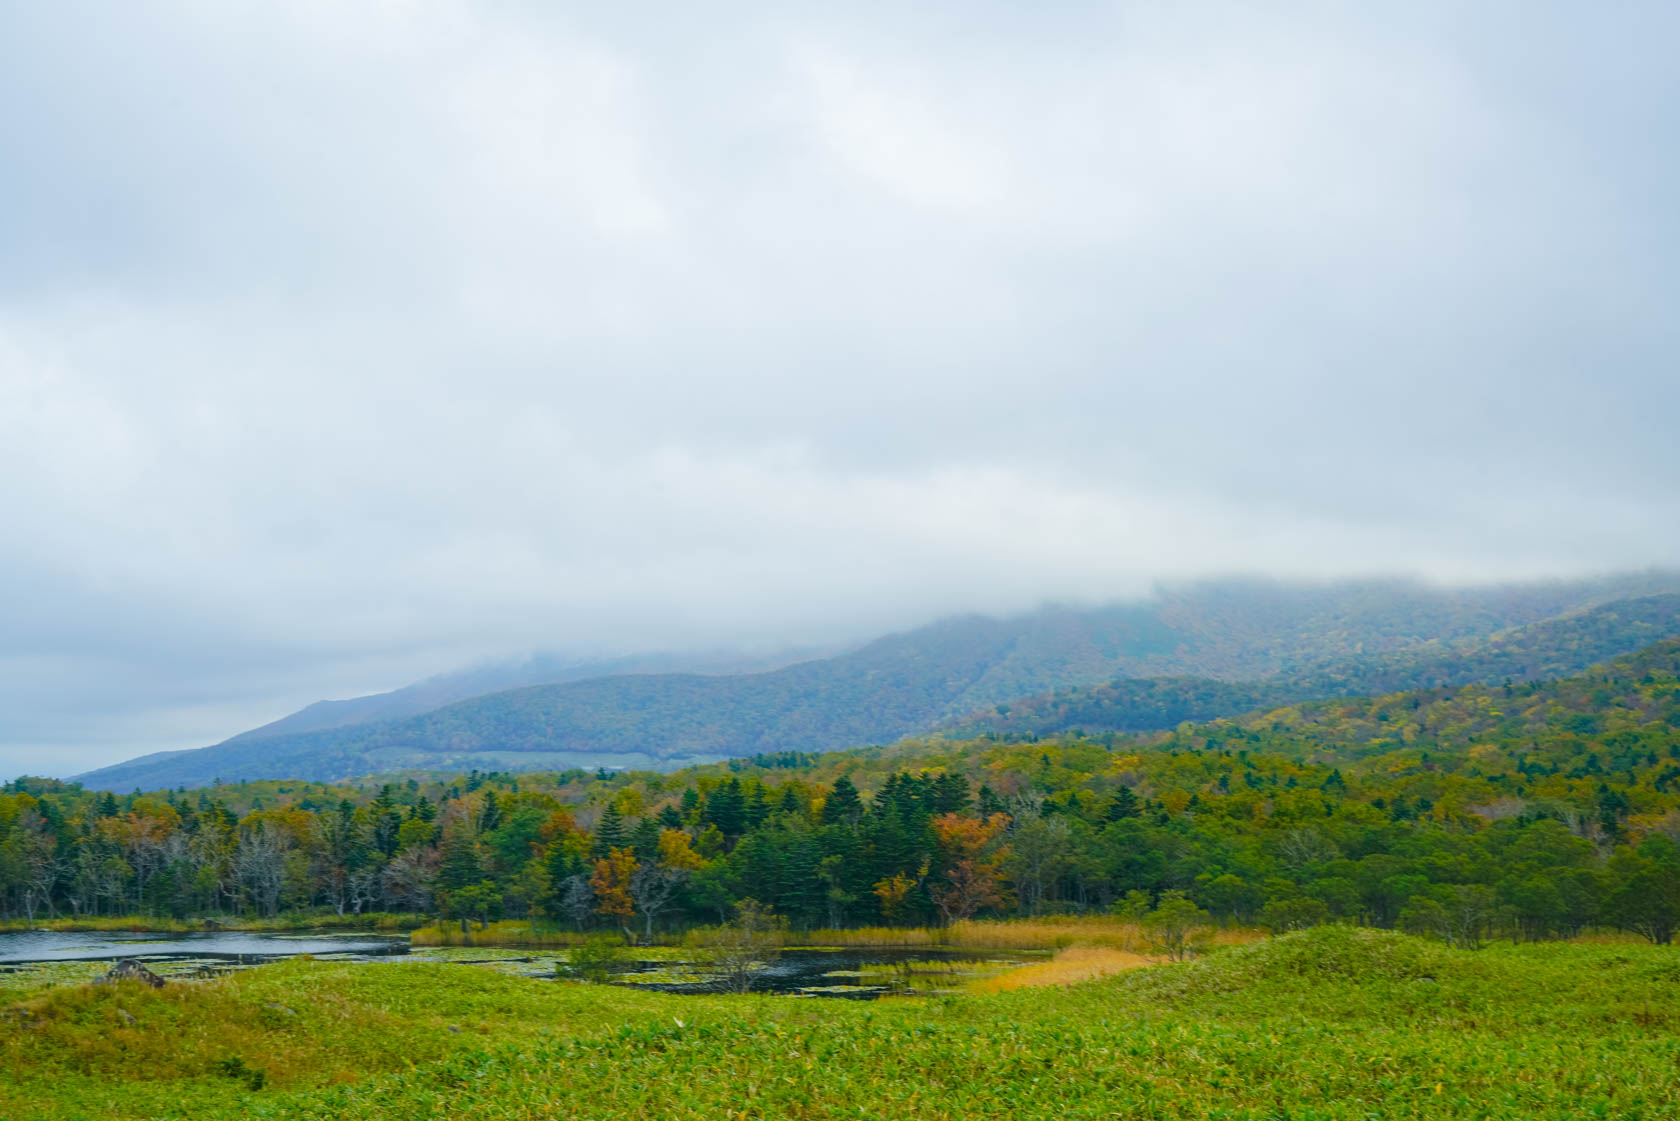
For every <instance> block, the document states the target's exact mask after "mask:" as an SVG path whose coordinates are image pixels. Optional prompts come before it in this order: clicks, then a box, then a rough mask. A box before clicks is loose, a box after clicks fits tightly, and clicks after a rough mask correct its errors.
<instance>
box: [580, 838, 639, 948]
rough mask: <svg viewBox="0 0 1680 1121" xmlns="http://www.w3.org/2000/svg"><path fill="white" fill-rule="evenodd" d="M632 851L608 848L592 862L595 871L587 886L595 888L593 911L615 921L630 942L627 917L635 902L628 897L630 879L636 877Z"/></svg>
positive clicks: (633, 937)
mask: <svg viewBox="0 0 1680 1121" xmlns="http://www.w3.org/2000/svg"><path fill="white" fill-rule="evenodd" d="M636 868H637V864H636V854H635V853H634V852H632V851H630V850H629V849H617V848H615V849H610V850H608V852H607V855H606V856H604V857H602V858H601V859H600V860H597V861H596V862H595V874H594V875H592V876H590V877H589V886H590V887H591V888H593V889H594V890H595V911H596V913H597V914H602V915H606V916H607V917H608V918H610V919H614V920H616V921H617V923H618V926H619V929H620V930H622V931H623V932H624V941H625V942H627V943H628V942H634V941H635V938H636V936H635V935H634V934H633V933H631V931H630V916H632V915H634V914H635V913H636V905H635V903H634V902H633V901H632V900H631V898H630V882H631V881H632V880H633V879H635V878H636Z"/></svg>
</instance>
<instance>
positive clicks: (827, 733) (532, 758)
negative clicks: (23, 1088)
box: [82, 573, 1680, 791]
mask: <svg viewBox="0 0 1680 1121" xmlns="http://www.w3.org/2000/svg"><path fill="white" fill-rule="evenodd" d="M1677 591H1680V578H1677V577H1676V576H1675V575H1674V574H1662V573H1653V574H1649V575H1644V576H1629V577H1619V578H1616V579H1612V580H1605V581H1587V582H1578V583H1567V584H1545V585H1529V586H1517V587H1504V588H1480V589H1460V590H1451V589H1440V588H1429V587H1425V586H1421V585H1416V584H1410V583H1404V582H1376V583H1350V584H1342V585H1328V586H1306V587H1304V586H1291V585H1280V584H1266V583H1211V584H1205V585H1195V586H1192V587H1188V588H1184V589H1179V590H1175V591H1165V592H1162V593H1160V594H1158V595H1157V596H1156V597H1155V598H1153V599H1151V600H1148V601H1143V602H1138V603H1127V604H1114V605H1110V606H1107V607H1100V608H1090V609H1075V608H1047V609H1044V610H1041V611H1038V612H1034V613H1032V614H1029V615H1024V616H1019V617H1015V618H1009V619H993V618H984V617H980V616H970V617H964V618H956V619H948V620H944V621H942V622H939V623H935V624H932V625H929V626H926V627H921V628H918V629H916V630H913V631H908V632H905V633H903V634H896V635H888V636H886V637H883V638H880V639H877V640H876V641H874V642H870V643H868V644H867V645H865V646H863V647H861V648H859V649H856V650H852V651H849V652H847V653H844V654H840V655H836V656H834V657H830V658H823V659H816V660H812V661H806V662H801V663H798V664H795V665H789V666H785V667H782V668H779V669H776V670H774V671H771V672H765V673H745V674H742V673H725V674H702V673H636V674H620V675H615V676H604V677H596V678H593V679H590V680H583V681H564V682H560V683H551V684H543V685H533V686H531V687H529V688H519V689H510V690H504V691H498V692H493V693H489V694H487V695H484V696H476V697H470V698H466V699H461V700H458V701H455V702H454V703H449V704H443V705H441V706H440V707H437V708H435V709H432V710H430V711H426V712H420V713H416V714H411V715H407V716H405V717H403V718H401V719H379V720H371V722H369V720H368V719H364V718H370V719H371V714H373V713H379V712H387V711H391V710H389V709H387V708H386V707H384V705H385V704H386V703H387V702H379V703H374V702H378V698H364V700H366V701H368V702H369V703H370V704H371V705H372V707H371V708H367V709H366V711H363V710H362V709H361V708H358V706H356V705H351V706H350V708H351V709H355V710H356V711H357V712H360V713H361V715H360V717H356V716H353V715H352V714H351V713H350V712H349V711H347V710H344V706H342V705H340V706H327V710H328V711H330V712H336V713H338V715H337V716H329V715H325V714H323V713H318V712H316V711H315V709H317V708H319V707H320V706H312V708H311V709H310V710H306V712H305V713H298V714H295V717H289V718H286V719H283V720H281V721H278V722H276V723H275V724H273V725H270V726H267V727H266V728H264V729H254V730H253V731H252V732H250V733H246V734H243V735H240V736H237V737H234V738H233V739H232V740H230V741H227V742H226V743H223V744H220V745H217V746H214V747H208V748H200V749H197V750H192V751H178V752H162V753H159V754H156V755H151V756H146V757H143V758H140V759H135V760H130V761H129V762H126V763H120V764H117V765H115V766H111V767H105V768H102V769H100V770H98V771H95V772H92V773H90V774H88V775H85V776H82V777H83V781H84V782H85V784H86V785H88V786H90V787H95V788H98V789H102V790H116V791H124V790H131V789H133V788H134V787H136V786H138V787H141V788H142V789H153V788H159V787H173V786H178V785H186V786H200V785H204V784H207V783H210V782H212V781H214V780H216V779H218V778H222V779H229V780H235V779H264V778H297V779H312V780H320V781H339V780H343V779H347V778H351V777H354V776H357V775H365V774H371V773H375V772H380V771H394V770H403V769H429V770H447V771H466V770H468V769H470V768H477V769H479V770H499V769H510V770H535V769H539V768H551V769H564V768H569V767H590V768H594V767H597V766H602V765H605V766H608V767H613V768H615V769H616V768H627V767H656V768H659V769H670V768H672V767H675V766H679V765H683V764H685V763H697V762H707V761H712V760H716V759H719V758H725V757H731V756H745V755H752V754H755V753H759V752H773V751H783V750H796V751H823V750H831V749H838V748H845V747H850V746H853V745H855V744H864V743H887V742H891V741H893V740H896V739H899V738H901V737H903V736H907V735H920V734H923V733H926V732H929V731H931V730H933V729H935V728H938V727H940V726H941V725H943V724H946V723H949V722H951V721H957V720H962V719H965V718H968V717H971V716H972V715H973V714H975V713H977V712H994V711H995V706H997V705H1000V704H1002V705H1009V704H1013V703H1014V702H1015V701H1016V700H1017V698H1020V697H1024V696H1030V695H1033V694H1038V693H1043V692H1046V691H1048V690H1052V689H1053V690H1057V691H1058V696H1060V692H1059V691H1061V690H1066V689H1069V688H1072V687H1076V686H1096V685H1099V684H1100V683H1102V682H1105V681H1113V680H1115V679H1122V678H1124V679H1135V678H1152V677H1172V678H1187V677H1194V678H1202V679H1209V680H1205V681H1201V682H1194V681H1192V682H1183V681H1169V682H1166V683H1165V684H1164V685H1162V688H1163V689H1164V690H1165V691H1166V692H1167V694H1168V695H1169V696H1168V702H1167V703H1166V704H1164V705H1163V704H1159V703H1157V698H1154V697H1146V698H1142V699H1141V700H1140V701H1139V703H1137V704H1134V705H1131V706H1130V707H1127V708H1125V709H1124V711H1117V710H1116V709H1115V706H1114V705H1110V706H1109V712H1108V715H1109V716H1110V720H1109V722H1108V724H1106V725H1104V726H1112V727H1116V728H1123V729H1141V728H1162V727H1172V726H1173V725H1174V724H1176V723H1178V722H1179V721H1180V720H1184V719H1208V718H1211V717H1214V716H1230V715H1235V714H1237V713H1239V712H1243V711H1245V710H1247V709H1249V708H1252V707H1255V706H1256V705H1261V704H1275V703H1283V702H1284V701H1293V700H1299V699H1306V698H1309V697H1318V696H1332V695H1338V694H1350V693H1361V692H1387V691H1390V690H1396V689H1408V688H1417V687H1420V686H1425V685H1436V684H1460V685H1464V684H1470V683H1472V682H1474V681H1478V680H1497V679H1498V677H1499V676H1503V675H1504V674H1508V673H1510V674H1514V673H1518V672H1519V671H1518V670H1517V669H1515V668H1512V665H1511V663H1513V662H1514V658H1513V656H1512V654H1511V651H1510V650H1509V649H1498V648H1495V647H1492V646H1489V647H1488V649H1489V650H1490V651H1492V653H1491V654H1490V655H1489V658H1488V659H1487V660H1488V661H1491V662H1498V663H1500V665H1498V666H1492V667H1488V666H1484V665H1483V664H1482V661H1481V660H1478V658H1477V657H1476V656H1475V655H1474V654H1473V653H1472V651H1474V650H1476V649H1480V648H1482V647H1483V646H1484V645H1485V644H1488V643H1492V642H1496V641H1501V640H1502V639H1508V638H1509V634H1508V632H1510V631H1512V630H1513V628H1522V627H1527V626H1531V625H1533V624H1536V623H1539V622H1541V621H1544V620H1548V619H1551V620H1556V621H1557V622H1558V623H1559V624H1560V626H1561V630H1558V631H1555V632H1548V633H1546V634H1544V635H1542V636H1540V637H1537V638H1536V639H1534V640H1533V643H1532V645H1533V647H1534V650H1535V652H1536V654H1537V657H1536V658H1535V659H1534V665H1533V666H1532V667H1531V668H1527V669H1524V670H1522V671H1521V673H1522V675H1523V676H1558V675H1560V674H1564V673H1572V672H1579V671H1581V670H1582V669H1585V668H1586V667H1587V666H1589V665H1591V664H1593V663H1594V662H1595V661H1598V660H1601V659H1603V658H1606V657H1610V656H1613V655H1616V654H1622V653H1626V652H1628V651H1632V650H1637V649H1639V648H1640V647H1641V646H1643V645H1645V644H1646V643H1649V642H1652V641H1655V640H1656V639H1658V638H1661V637H1663V636H1665V635H1668V634H1673V633H1675V631H1676V629H1680V596H1676V595H1675V593H1676V592H1677ZM1607 606H1609V607H1611V608H1612V609H1611V610H1608V611H1605V612H1599V613H1597V614H1593V615H1592V617H1591V618H1590V619H1585V620H1584V619H1583V617H1582V616H1581V613H1582V612H1589V613H1590V612H1592V610H1593V609H1594V608H1606V607H1607ZM1560 617H1561V618H1560ZM1519 645H1521V644H1519ZM1546 651H1552V652H1553V655H1554V656H1551V657H1547V656H1545V652H1546ZM1487 674H1493V675H1494V676H1492V677H1488V676H1486V675H1487ZM1273 679H1276V680H1278V681H1280V682H1283V683H1285V685H1286V687H1285V688H1284V689H1283V690H1282V691H1281V692H1280V691H1279V690H1276V689H1270V688H1267V687H1264V686H1261V685H1255V684H1252V683H1254V682H1262V681H1271V680H1273ZM1220 682H1249V683H1251V684H1249V685H1246V686H1236V687H1226V686H1222V685H1220V684H1219V683H1220ZM456 684H457V685H460V683H459V682H457V683H456ZM1122 691H1123V692H1124V690H1122ZM421 694H422V695H426V696H435V695H437V694H435V692H432V691H427V690H422V691H421ZM395 699H397V698H396V697H395V695H393V696H392V698H387V701H393V702H394V700H395ZM413 701H415V698H414V697H407V698H406V699H405V700H404V703H408V702H413ZM1027 707H1028V708H1030V707H1031V706H1030V705H1029V706H1027ZM399 709H400V706H399ZM1052 714H1053V713H1052ZM317 717H319V718H320V719H323V720H329V719H330V720H336V719H344V720H347V721H349V722H348V723H345V724H344V725H343V726H339V727H326V728H323V727H317V726H316V725H314V724H312V723H310V721H311V720H313V719H315V718H317ZM1163 720H1164V721H1165V722H1164V723H1162V722H1161V721H1163ZM300 727H314V728H315V730H313V731H305V732H297V733H295V734H294V733H292V732H290V731H288V729H293V728H300ZM972 730H973V731H975V732H983V731H987V730H991V729H990V728H988V727H975V728H973V729H972ZM997 730H1010V729H1008V728H999V729H997ZM1038 730H1040V731H1041V732H1042V731H1045V730H1048V729H1046V728H1042V727H1041V728H1039V729H1038ZM278 733H284V734H278Z"/></svg>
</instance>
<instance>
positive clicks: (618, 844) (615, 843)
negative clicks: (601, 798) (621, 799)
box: [594, 802, 630, 859]
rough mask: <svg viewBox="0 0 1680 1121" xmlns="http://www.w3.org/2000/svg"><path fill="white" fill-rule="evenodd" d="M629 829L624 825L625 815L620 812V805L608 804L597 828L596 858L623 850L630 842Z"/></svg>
mask: <svg viewBox="0 0 1680 1121" xmlns="http://www.w3.org/2000/svg"><path fill="white" fill-rule="evenodd" d="M629 834H630V831H629V829H628V828H627V827H626V826H625V824H624V815H623V814H621V813H619V812H618V803H616V802H608V803H607V808H606V810H605V811H604V812H603V813H602V814H601V820H600V821H599V822H598V823H597V824H596V826H595V848H594V852H595V856H596V858H597V859H600V858H601V857H604V856H606V855H607V853H609V852H611V851H612V850H613V849H621V848H623V847H624V846H625V844H626V843H627V842H628V840H629Z"/></svg>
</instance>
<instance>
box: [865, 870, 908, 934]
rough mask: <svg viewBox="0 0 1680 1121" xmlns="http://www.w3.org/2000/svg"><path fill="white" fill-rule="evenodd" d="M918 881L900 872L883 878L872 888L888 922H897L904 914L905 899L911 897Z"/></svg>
mask: <svg viewBox="0 0 1680 1121" xmlns="http://www.w3.org/2000/svg"><path fill="white" fill-rule="evenodd" d="M916 883H917V881H916V880H915V879H914V878H912V877H910V876H906V875H905V874H904V873H903V872H899V873H897V874H896V875H893V876H889V877H888V878H886V879H884V880H881V881H880V882H878V883H877V884H876V885H875V887H874V888H873V889H872V890H873V891H874V892H875V898H876V899H879V900H880V901H881V914H883V915H885V916H886V919H887V921H888V922H896V921H898V919H899V918H900V917H902V916H903V914H904V911H905V906H904V905H905V901H906V900H908V899H909V897H910V892H911V891H913V890H914V889H915V887H916Z"/></svg>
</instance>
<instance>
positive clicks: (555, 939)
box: [408, 919, 600, 950]
mask: <svg viewBox="0 0 1680 1121" xmlns="http://www.w3.org/2000/svg"><path fill="white" fill-rule="evenodd" d="M595 937H596V938H599V937H600V936H599V935H596V936H595ZM408 941H409V944H410V945H413V946H516V947H520V948H527V949H537V950H542V949H569V948H571V947H573V946H577V945H580V944H582V943H584V942H589V941H591V938H590V936H589V935H587V934H579V933H577V932H576V931H571V930H561V929H560V928H558V927H552V926H546V925H544V924H542V923H533V922H530V921H526V920H518V921H515V920H512V919H506V920H503V921H501V922H493V923H491V924H490V925H488V926H486V927H484V928H483V929H480V928H479V926H478V924H477V923H472V922H469V923H468V924H467V929H466V930H464V931H463V930H462V929H461V924H460V923H458V922H442V923H433V924H432V925H430V926H422V927H420V928H418V929H416V930H412V931H410V932H409V935H408Z"/></svg>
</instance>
